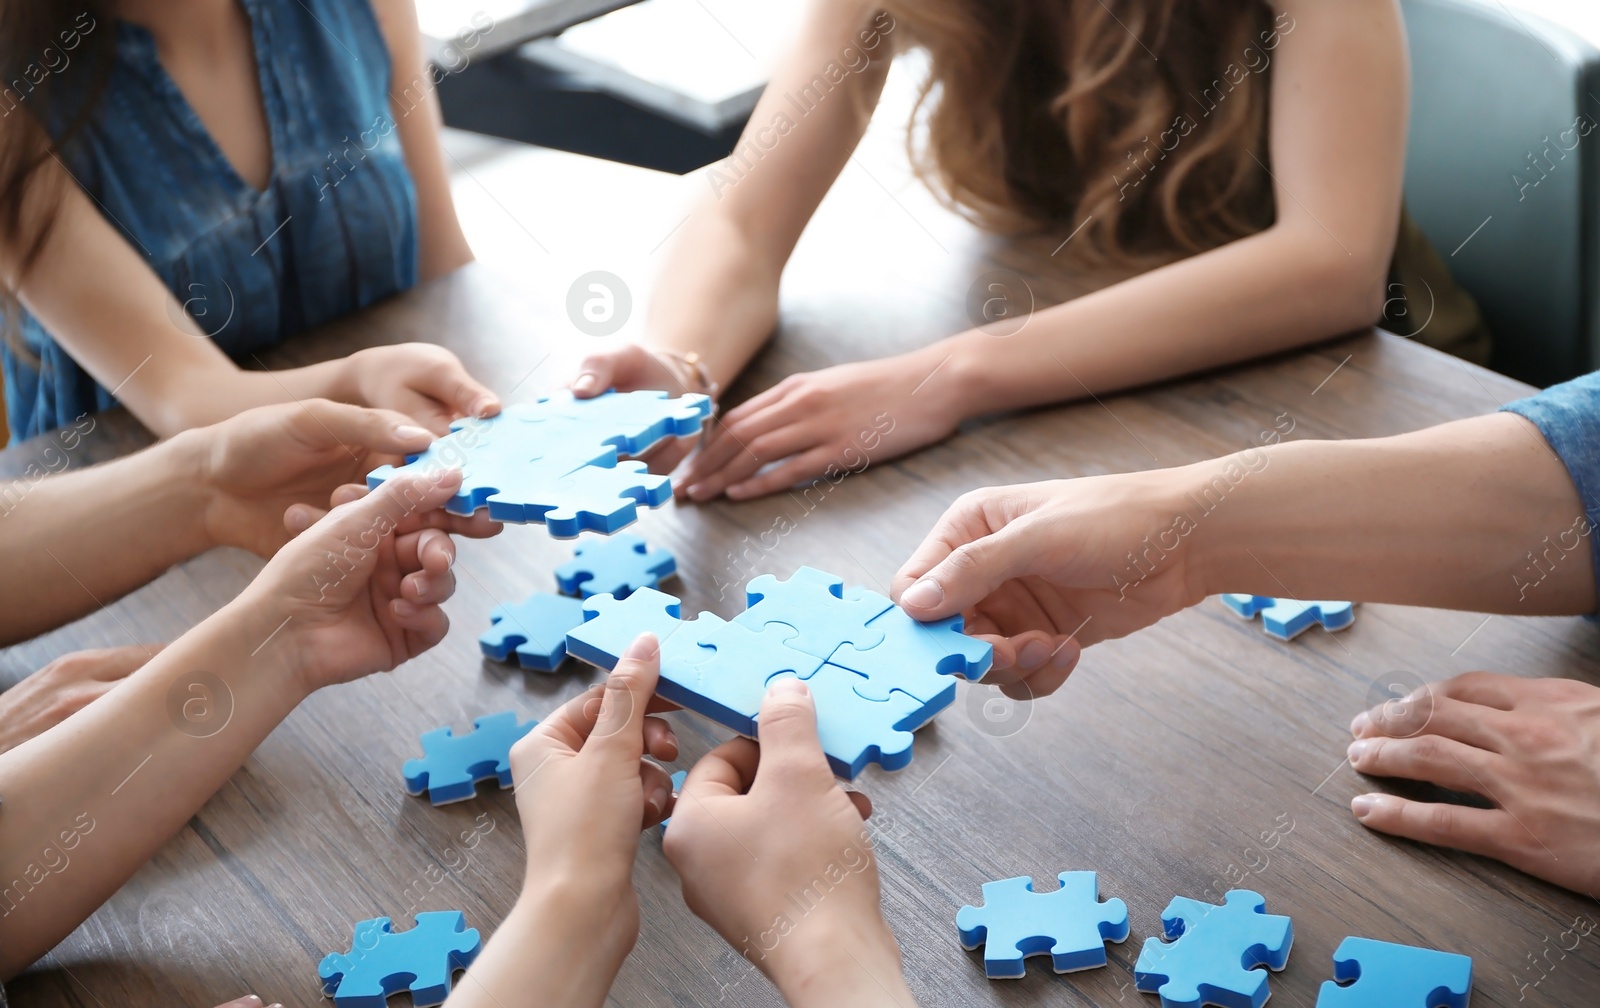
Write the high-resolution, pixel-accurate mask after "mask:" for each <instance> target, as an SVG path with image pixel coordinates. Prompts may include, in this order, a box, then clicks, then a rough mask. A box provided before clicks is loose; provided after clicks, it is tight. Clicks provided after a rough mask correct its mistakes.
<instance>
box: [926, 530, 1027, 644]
mask: <svg viewBox="0 0 1600 1008" xmlns="http://www.w3.org/2000/svg"><path fill="white" fill-rule="evenodd" d="M1030 538H1031V537H1030V536H1028V535H1026V534H1025V531H1024V529H1023V526H1022V525H1021V524H1020V523H1012V524H1010V525H1007V526H1005V527H1004V528H1002V529H1001V530H1000V531H998V532H994V533H991V534H989V535H985V536H982V537H981V538H977V539H973V540H971V541H968V542H964V543H961V544H960V545H957V546H955V547H954V548H953V549H951V550H950V551H949V552H948V553H947V554H946V555H945V556H944V557H943V558H942V559H940V560H939V561H938V562H937V563H935V564H933V566H932V567H931V568H929V569H928V571H927V572H926V573H924V574H922V575H921V576H920V577H917V578H916V579H915V580H914V581H913V583H912V584H911V586H910V587H908V588H906V589H905V590H904V591H903V592H901V593H900V599H899V602H900V607H901V608H902V609H904V610H905V611H906V612H907V613H909V614H910V615H911V616H912V617H913V618H915V619H919V620H934V619H943V618H944V617H946V616H954V615H955V614H956V613H959V612H961V611H962V610H963V609H970V608H971V607H973V606H975V605H977V604H978V603H979V602H981V601H983V600H984V599H985V598H986V597H988V596H989V595H991V594H993V593H994V592H995V591H996V590H997V589H998V588H1000V586H1001V585H1003V584H1005V583H1006V582H1007V581H1009V580H1011V579H1012V578H1017V577H1022V576H1024V575H1027V574H1031V573H1033V570H1032V565H1033V563H1034V561H1035V560H1036V559H1037V556H1038V553H1037V551H1038V549H1039V548H1040V545H1041V544H1039V543H1035V542H1030V541H1029V540H1030ZM907 566H908V567H909V566H911V565H910V564H908V565H907Z"/></svg>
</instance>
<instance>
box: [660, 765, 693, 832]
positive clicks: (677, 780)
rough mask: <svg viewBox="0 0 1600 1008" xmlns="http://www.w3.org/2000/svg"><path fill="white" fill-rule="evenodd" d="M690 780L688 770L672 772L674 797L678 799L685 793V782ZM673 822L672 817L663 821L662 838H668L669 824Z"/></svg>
mask: <svg viewBox="0 0 1600 1008" xmlns="http://www.w3.org/2000/svg"><path fill="white" fill-rule="evenodd" d="M688 779H689V771H687V770H674V771H672V797H674V798H676V797H678V795H679V794H681V793H682V792H683V782H684V781H686V780H688ZM671 821H672V817H671V816H667V817H666V818H665V819H663V820H661V835H662V836H666V835H667V823H669V822H671Z"/></svg>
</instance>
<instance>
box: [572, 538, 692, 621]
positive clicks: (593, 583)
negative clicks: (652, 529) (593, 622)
mask: <svg viewBox="0 0 1600 1008" xmlns="http://www.w3.org/2000/svg"><path fill="white" fill-rule="evenodd" d="M677 570H678V561H677V560H676V559H675V558H674V557H673V555H672V554H671V553H668V552H667V551H666V550H664V549H651V548H650V547H649V546H647V545H645V541H644V540H643V539H640V538H639V537H638V536H636V535H628V534H626V533H624V534H621V535H615V536H612V537H611V538H609V539H591V540H590V541H588V542H585V543H580V544H578V549H577V556H576V557H575V558H574V559H572V560H569V561H567V562H566V563H564V564H562V565H561V566H560V567H557V568H556V584H557V585H558V586H559V587H560V589H561V593H562V594H563V595H580V596H582V597H583V598H588V597H589V596H591V595H615V596H616V597H617V598H619V599H620V598H627V597H628V596H629V595H630V594H632V593H633V592H634V591H636V590H638V589H640V588H655V587H657V586H658V585H660V584H661V580H662V579H663V578H667V577H671V576H672V575H673V574H675V573H676V572H677ZM579 622H581V618H580V620H579ZM567 629H568V630H570V629H572V627H568V628H567Z"/></svg>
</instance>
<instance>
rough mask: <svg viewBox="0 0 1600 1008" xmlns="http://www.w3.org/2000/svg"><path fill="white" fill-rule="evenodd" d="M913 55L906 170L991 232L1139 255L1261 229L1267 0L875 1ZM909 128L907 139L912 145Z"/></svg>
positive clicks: (1078, 251)
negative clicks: (923, 62)
mask: <svg viewBox="0 0 1600 1008" xmlns="http://www.w3.org/2000/svg"><path fill="white" fill-rule="evenodd" d="M880 3H881V4H882V6H883V8H884V9H885V10H887V11H888V13H889V14H890V16H892V17H893V18H895V19H896V21H897V23H898V25H899V26H903V28H904V33H905V34H904V36H902V42H903V43H904V42H909V43H910V44H912V45H916V46H919V47H921V48H923V49H925V50H927V52H928V55H929V57H930V60H929V62H930V67H929V75H928V79H927V81H926V83H925V84H924V86H923V90H922V93H921V96H920V98H919V100H918V105H917V116H918V117H919V118H920V117H922V116H925V117H926V129H925V130H919V129H914V130H912V133H911V136H912V140H911V143H912V147H913V149H912V154H913V158H914V161H915V163H916V165H917V167H918V171H919V173H920V174H922V175H923V177H924V178H925V179H926V180H927V181H928V182H929V183H930V184H931V185H932V188H933V189H934V190H935V191H936V192H938V193H940V195H941V196H942V197H943V198H944V199H945V200H946V202H948V203H949V204H950V205H952V206H954V207H957V208H958V209H961V210H962V211H963V212H965V213H966V214H967V215H968V216H969V217H971V218H973V219H974V220H975V221H976V222H978V223H980V224H982V225H983V226H985V227H988V228H990V229H992V230H996V231H1001V232H1008V233H1017V232H1027V231H1039V232H1050V233H1055V234H1060V235H1062V236H1063V237H1065V236H1066V235H1067V234H1068V233H1069V232H1071V231H1072V230H1073V229H1075V228H1077V227H1078V226H1079V225H1080V224H1085V222H1087V224H1086V226H1085V227H1084V228H1083V231H1082V232H1081V233H1080V234H1079V235H1078V236H1077V238H1076V239H1075V240H1074V241H1073V242H1072V243H1071V245H1072V249H1071V252H1072V253H1073V254H1074V255H1075V257H1076V258H1078V259H1079V260H1086V261H1090V262H1094V261H1099V262H1106V263H1114V264H1128V265H1132V264H1147V263H1151V262H1154V261H1160V260H1170V259H1171V258H1174V257H1175V256H1181V255H1190V254H1194V253H1196V252H1202V251H1205V250H1206V249H1210V248H1215V247H1216V246H1218V245H1222V244H1225V243H1226V242H1229V241H1232V240H1234V239H1236V238H1240V237H1243V236H1245V235H1248V234H1253V233H1255V232H1257V231H1260V230H1262V229H1263V228H1265V227H1267V226H1268V225H1270V224H1271V223H1272V220H1273V214H1274V203H1273V195H1272V189H1271V187H1270V185H1269V182H1270V179H1269V177H1268V172H1267V164H1268V163H1269V159H1268V156H1267V150H1266V143H1265V139H1266V136H1265V134H1266V122H1267V86H1268V80H1267V78H1266V75H1265V74H1264V72H1263V71H1265V70H1266V68H1267V65H1268V64H1269V63H1270V61H1271V59H1270V56H1269V55H1268V53H1269V52H1270V50H1271V49H1273V48H1275V47H1276V45H1277V44H1278V38H1279V36H1280V35H1281V34H1286V33H1287V32H1289V31H1291V30H1293V21H1292V19H1291V20H1290V21H1289V23H1288V25H1287V26H1285V25H1284V24H1283V18H1282V17H1280V18H1279V19H1278V20H1277V21H1274V18H1273V15H1272V11H1271V9H1270V8H1269V7H1268V6H1267V4H1266V3H1265V2H1264V0H1106V2H1104V3H1102V2H1101V0H880ZM919 137H920V138H921V139H920V140H919V139H918V138H919Z"/></svg>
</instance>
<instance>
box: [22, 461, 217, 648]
mask: <svg viewBox="0 0 1600 1008" xmlns="http://www.w3.org/2000/svg"><path fill="white" fill-rule="evenodd" d="M203 450H204V445H203V444H202V442H201V441H200V439H199V438H198V437H196V436H195V435H192V434H191V435H181V436H179V437H177V438H174V439H173V440H171V441H165V442H162V443H161V444H158V445H155V446H154V447H152V448H148V449H146V450H145V451H142V452H139V453H138V454H136V455H133V456H131V457H129V458H125V459H118V460H116V461H113V462H107V463H104V464H101V465H97V466H94V467H92V468H89V469H85V470H82V471H81V472H74V473H65V474H62V475H47V474H46V473H45V470H44V468H39V470H38V471H37V472H35V473H33V474H32V475H25V476H24V477H22V478H18V479H15V480H12V481H11V483H10V484H9V485H7V486H6V487H4V488H0V570H4V571H6V577H4V578H0V608H3V609H4V610H5V612H6V619H5V621H4V623H3V624H0V644H12V643H15V642H17V641H20V640H26V639H28V638H29V637H33V636H35V635H36V634H39V633H43V632H44V631H46V630H49V629H51V628H53V627H57V626H60V625H61V624H63V623H67V622H69V621H71V620H73V619H76V618H78V617H79V616H82V615H84V614H86V613H89V612H92V611H93V610H95V609H96V608H98V607H99V606H101V605H105V604H107V603H109V602H112V601H113V600H115V599H117V598H119V597H121V596H122V595H124V594H126V593H127V592H130V591H132V590H133V589H135V588H137V587H139V586H140V585H143V584H145V583H146V582H148V581H150V580H152V579H153V578H155V577H157V576H158V575H160V574H161V572H163V571H165V570H166V569H167V568H169V567H171V566H172V565H173V564H175V563H178V562H180V561H182V560H185V559H187V558H189V557H191V556H194V555H196V554H198V553H202V552H204V551H205V550H207V549H209V548H211V546H213V545H214V543H212V542H211V540H210V538H209V535H208V534H207V532H206V527H205V523H204V521H203V520H202V519H203V516H204V512H205V506H206V501H207V496H206V493H205V491H204V489H203V484H202V480H201V476H202V461H201V458H200V453H201V452H202V451H203ZM58 451H59V449H58V448H55V447H52V448H50V449H48V450H47V452H46V455H45V463H46V465H47V466H48V464H49V462H50V456H51V453H54V452H58Z"/></svg>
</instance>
